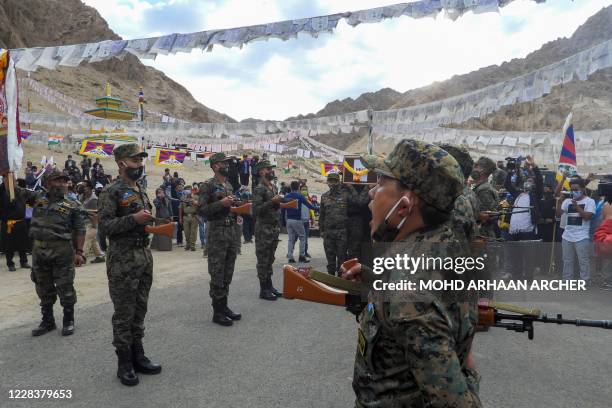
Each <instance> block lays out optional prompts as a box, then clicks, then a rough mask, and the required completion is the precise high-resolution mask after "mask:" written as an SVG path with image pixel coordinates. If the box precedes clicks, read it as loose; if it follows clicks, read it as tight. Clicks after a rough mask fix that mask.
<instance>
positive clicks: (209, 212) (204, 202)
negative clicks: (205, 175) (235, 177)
mask: <svg viewBox="0 0 612 408" xmlns="http://www.w3.org/2000/svg"><path fill="white" fill-rule="evenodd" d="M232 191H233V188H232V185H231V184H230V183H229V181H227V180H225V182H224V183H222V182H220V181H219V180H217V179H216V178H215V177H212V178H210V179H208V180H206V181H205V182H203V183H201V184H200V187H199V190H198V199H199V203H198V205H199V207H198V212H199V214H200V215H202V216H203V217H205V218H206V219H207V220H208V221H212V222H215V221H225V220H226V219H228V218H231V219H232V220H234V219H235V217H234V216H233V215H232V214H231V213H230V209H229V208H228V207H223V205H222V204H221V200H222V199H223V198H225V197H227V196H230V195H232Z"/></svg>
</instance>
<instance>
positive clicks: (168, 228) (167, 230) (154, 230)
mask: <svg viewBox="0 0 612 408" xmlns="http://www.w3.org/2000/svg"><path fill="white" fill-rule="evenodd" d="M174 224H176V223H175V222H169V223H167V224H161V225H146V226H145V232H147V233H149V234H157V235H163V236H166V237H172V235H173V234H174Z"/></svg>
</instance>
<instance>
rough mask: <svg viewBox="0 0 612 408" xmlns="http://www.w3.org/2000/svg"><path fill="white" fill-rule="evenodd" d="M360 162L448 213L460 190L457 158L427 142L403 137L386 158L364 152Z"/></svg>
mask: <svg viewBox="0 0 612 408" xmlns="http://www.w3.org/2000/svg"><path fill="white" fill-rule="evenodd" d="M361 162H362V163H364V165H365V166H366V167H367V168H368V169H370V170H371V171H375V172H376V173H378V174H381V175H384V176H387V177H391V178H394V179H396V180H398V181H399V182H400V183H402V184H403V185H404V186H405V187H406V188H408V189H409V190H411V191H412V192H414V193H415V194H416V195H417V196H418V197H419V198H420V199H422V200H423V201H424V202H426V203H427V204H429V205H431V206H432V207H434V208H436V209H438V210H440V211H445V212H450V211H451V210H452V208H453V204H454V202H455V199H456V198H457V197H458V196H459V195H461V193H462V192H463V181H464V179H463V175H462V174H461V168H460V167H459V164H458V163H457V160H455V159H454V158H453V156H451V155H450V154H449V153H448V152H447V151H445V150H443V149H441V148H440V147H438V146H436V145H434V144H431V143H425V142H420V141H417V140H412V139H404V140H402V141H401V142H399V143H398V144H397V146H395V148H394V149H393V151H392V152H391V153H390V154H389V156H388V157H387V158H386V159H383V158H381V157H377V156H372V155H365V156H361Z"/></svg>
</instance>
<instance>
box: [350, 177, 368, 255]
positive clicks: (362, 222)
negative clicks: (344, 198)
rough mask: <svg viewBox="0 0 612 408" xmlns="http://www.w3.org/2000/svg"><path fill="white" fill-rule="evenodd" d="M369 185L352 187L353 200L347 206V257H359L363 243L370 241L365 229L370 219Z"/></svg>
mask: <svg viewBox="0 0 612 408" xmlns="http://www.w3.org/2000/svg"><path fill="white" fill-rule="evenodd" d="M351 187H352V186H351ZM370 187H371V185H367V184H363V185H358V186H356V187H354V188H355V190H356V191H355V196H354V201H353V202H352V204H351V205H350V206H349V208H348V215H349V222H348V236H349V237H350V238H351V239H350V240H348V248H347V251H348V259H352V258H361V252H362V247H363V244H364V243H366V242H370V237H369V235H368V234H367V229H366V227H368V228H369V225H368V223H369V221H370V209H369V208H368V203H369V202H370V196H369V190H370ZM357 189H359V192H357Z"/></svg>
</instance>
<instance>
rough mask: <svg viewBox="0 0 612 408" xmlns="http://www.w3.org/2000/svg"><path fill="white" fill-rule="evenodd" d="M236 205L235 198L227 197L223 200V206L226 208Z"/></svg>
mask: <svg viewBox="0 0 612 408" xmlns="http://www.w3.org/2000/svg"><path fill="white" fill-rule="evenodd" d="M232 204H234V197H233V196H227V197H225V198H223V199H222V200H221V205H222V206H224V207H231V206H232Z"/></svg>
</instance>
